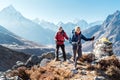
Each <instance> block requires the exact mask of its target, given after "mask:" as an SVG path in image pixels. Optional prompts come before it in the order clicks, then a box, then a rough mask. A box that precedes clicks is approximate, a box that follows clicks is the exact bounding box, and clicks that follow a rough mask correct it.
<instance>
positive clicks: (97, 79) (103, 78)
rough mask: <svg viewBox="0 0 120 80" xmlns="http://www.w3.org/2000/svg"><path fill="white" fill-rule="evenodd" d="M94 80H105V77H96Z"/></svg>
mask: <svg viewBox="0 0 120 80" xmlns="http://www.w3.org/2000/svg"><path fill="white" fill-rule="evenodd" d="M94 80H105V77H103V76H96V77H94Z"/></svg>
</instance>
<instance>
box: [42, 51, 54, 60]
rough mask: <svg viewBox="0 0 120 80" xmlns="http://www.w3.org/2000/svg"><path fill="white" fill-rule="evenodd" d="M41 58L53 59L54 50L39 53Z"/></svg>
mask: <svg viewBox="0 0 120 80" xmlns="http://www.w3.org/2000/svg"><path fill="white" fill-rule="evenodd" d="M41 57H42V58H47V59H54V58H55V52H54V51H51V52H48V53H43V54H42V55H41Z"/></svg>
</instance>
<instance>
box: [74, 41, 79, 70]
mask: <svg viewBox="0 0 120 80" xmlns="http://www.w3.org/2000/svg"><path fill="white" fill-rule="evenodd" d="M76 44H77V50H76V57H75V69H76V66H77V52H78V48H79V47H78V46H79V45H78V43H76Z"/></svg>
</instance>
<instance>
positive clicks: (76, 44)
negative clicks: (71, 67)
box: [72, 26, 94, 68]
mask: <svg viewBox="0 0 120 80" xmlns="http://www.w3.org/2000/svg"><path fill="white" fill-rule="evenodd" d="M81 39H83V40H85V41H92V40H94V36H93V37H92V38H86V37H85V36H84V35H83V34H82V33H81V30H80V27H79V26H76V27H75V31H74V33H73V36H72V47H73V60H74V62H75V68H76V66H77V60H78V59H79V58H80V57H82V50H81V48H82V44H81ZM76 54H78V57H76Z"/></svg>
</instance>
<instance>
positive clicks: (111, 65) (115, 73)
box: [87, 55, 120, 80]
mask: <svg viewBox="0 0 120 80" xmlns="http://www.w3.org/2000/svg"><path fill="white" fill-rule="evenodd" d="M87 69H88V70H95V71H96V75H102V76H107V77H108V78H109V79H110V80H120V61H119V60H118V59H117V58H116V56H114V55H113V56H110V57H108V58H105V59H102V60H100V61H99V62H98V64H95V65H90V64H89V65H87Z"/></svg>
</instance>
